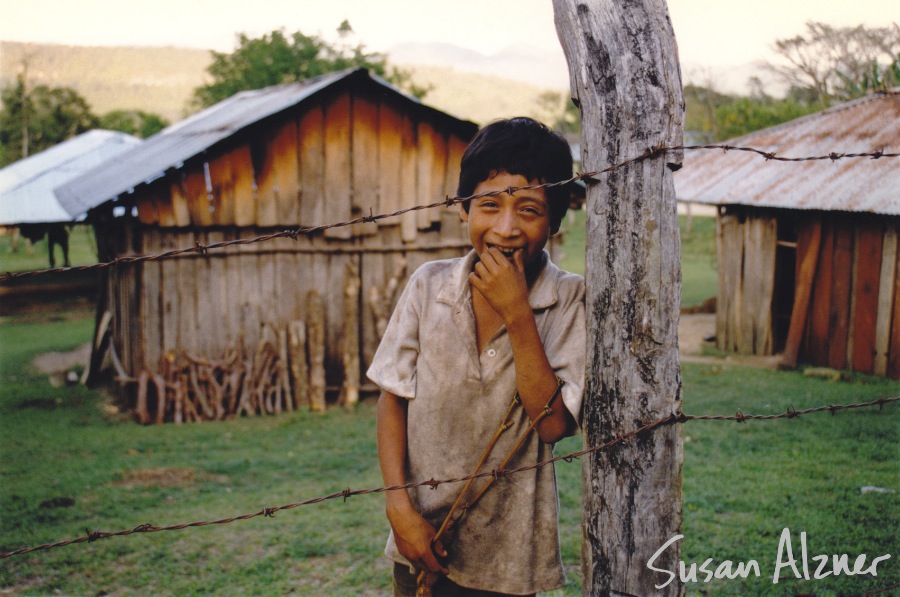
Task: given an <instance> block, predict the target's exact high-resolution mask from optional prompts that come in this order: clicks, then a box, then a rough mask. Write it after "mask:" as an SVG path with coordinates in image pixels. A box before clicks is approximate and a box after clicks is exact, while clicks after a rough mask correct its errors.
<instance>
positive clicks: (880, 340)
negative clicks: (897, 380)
mask: <svg viewBox="0 0 900 597" xmlns="http://www.w3.org/2000/svg"><path fill="white" fill-rule="evenodd" d="M896 263H897V229H896V228H895V227H894V226H891V225H890V224H887V225H885V229H884V244H883V246H882V250H881V273H880V275H879V276H878V312H877V315H876V317H875V360H874V364H873V372H874V373H875V375H887V369H888V353H889V349H890V336H891V314H892V312H893V308H894V304H893V303H894V294H895V293H896V288H897V279H896V270H897V267H896Z"/></svg>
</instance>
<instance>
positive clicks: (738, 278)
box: [716, 210, 900, 379]
mask: <svg viewBox="0 0 900 597" xmlns="http://www.w3.org/2000/svg"><path fill="white" fill-rule="evenodd" d="M778 217H789V218H795V219H796V222H795V225H796V228H797V269H796V271H793V272H774V268H775V250H774V249H775V242H776V238H775V235H776V228H777V225H776V222H777V218H778ZM898 238H900V218H890V217H879V216H873V215H870V214H858V215H852V216H850V215H847V214H823V213H818V212H810V213H804V214H803V217H796V216H795V215H794V214H790V213H781V214H777V213H776V214H767V213H766V212H754V211H746V212H742V211H740V210H733V211H730V212H727V213H723V214H720V216H719V218H718V220H717V246H718V252H719V294H718V309H717V312H716V337H717V344H718V347H719V348H720V349H722V350H727V351H732V352H742V353H748V354H758V355H768V354H772V351H773V350H774V347H773V338H772V297H773V283H774V280H775V276H785V275H787V276H792V277H793V278H794V297H795V303H794V312H793V314H792V321H791V330H790V333H789V335H788V343H787V344H788V345H787V346H786V347H785V353H784V355H785V360H786V362H787V359H788V358H789V357H788V355H789V354H790V359H791V363H789V364H796V363H805V364H810V365H820V366H827V367H832V368H835V369H850V370H854V371H860V372H864V373H872V374H875V375H886V376H889V377H892V378H895V379H896V378H900V249H898V245H900V242H898Z"/></svg>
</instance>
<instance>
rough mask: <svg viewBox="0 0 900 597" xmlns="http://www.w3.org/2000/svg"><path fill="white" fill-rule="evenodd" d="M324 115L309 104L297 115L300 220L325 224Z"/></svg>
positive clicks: (320, 109) (308, 224) (304, 223)
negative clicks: (303, 111)
mask: <svg viewBox="0 0 900 597" xmlns="http://www.w3.org/2000/svg"><path fill="white" fill-rule="evenodd" d="M324 126H325V116H324V112H323V111H322V107H321V106H318V105H316V106H312V107H310V109H309V110H308V111H307V112H306V113H304V114H303V116H301V117H300V123H299V130H300V141H299V142H300V149H299V154H300V156H299V157H300V224H301V225H302V226H317V225H319V224H325V223H326V222H325V203H324V201H325V129H324Z"/></svg>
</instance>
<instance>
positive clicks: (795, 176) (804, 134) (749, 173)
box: [674, 90, 900, 215]
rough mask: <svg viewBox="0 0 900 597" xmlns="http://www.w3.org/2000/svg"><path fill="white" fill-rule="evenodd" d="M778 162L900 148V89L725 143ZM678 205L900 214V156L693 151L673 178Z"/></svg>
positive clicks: (894, 150) (789, 154) (688, 153)
mask: <svg viewBox="0 0 900 597" xmlns="http://www.w3.org/2000/svg"><path fill="white" fill-rule="evenodd" d="M725 144H726V145H733V146H749V147H754V148H757V149H761V150H763V151H767V152H775V153H776V154H777V155H778V156H783V157H808V156H819V155H829V154H830V153H832V152H835V153H868V152H874V151H879V150H880V151H884V152H890V153H897V152H898V151H900V92H898V90H895V91H893V92H890V93H882V94H876V95H872V96H869V97H865V98H862V99H858V100H855V101H852V102H848V103H846V104H841V105H839V106H834V107H832V108H829V109H826V110H823V111H822V112H818V113H816V114H811V115H809V116H804V117H802V118H798V119H796V120H792V121H790V122H786V123H784V124H781V125H778V126H775V127H772V128H768V129H764V130H761V131H756V132H754V133H751V134H749V135H745V136H743V137H739V138H737V139H732V140H729V141H727V142H726V143H725ZM674 178H675V194H676V196H677V198H678V199H679V200H680V201H695V202H698V203H709V204H716V205H735V204H736V205H752V206H756V207H777V208H787V209H810V210H823V211H848V212H868V213H876V214H885V215H900V158H880V159H870V158H844V159H839V160H835V161H832V160H823V161H816V162H778V161H772V160H768V161H767V160H765V159H764V158H763V157H761V156H759V155H755V154H751V153H747V152H741V151H729V152H727V153H726V152H723V151H721V150H691V151H687V152H685V156H684V166H683V167H682V168H681V170H679V171H678V172H676V173H675V177H674Z"/></svg>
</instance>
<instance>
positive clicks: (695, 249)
mask: <svg viewBox="0 0 900 597" xmlns="http://www.w3.org/2000/svg"><path fill="white" fill-rule="evenodd" d="M585 217H586V212H584V211H582V210H578V211H571V212H569V215H568V216H567V218H566V220H565V221H564V222H563V224H562V227H561V230H562V232H563V239H564V242H563V245H562V247H561V257H559V256H558V257H557V261H558V262H559V265H560V267H562V268H563V269H565V270H568V271H570V272H575V273H578V274H582V275H584V246H585V230H584V221H585ZM678 221H679V224H680V229H681V270H682V271H681V277H682V285H681V305H682V306H683V307H691V306H694V305H699V304H701V303H702V302H703V301H705V300H706V299H709V298H713V297H715V296H716V288H717V286H718V283H719V279H718V270H717V262H716V240H715V232H716V220H715V218H713V217H706V216H695V217H694V218H693V220H692V221H691V222H690V226H688V221H687V218H686V217H685V216H679V218H678Z"/></svg>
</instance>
